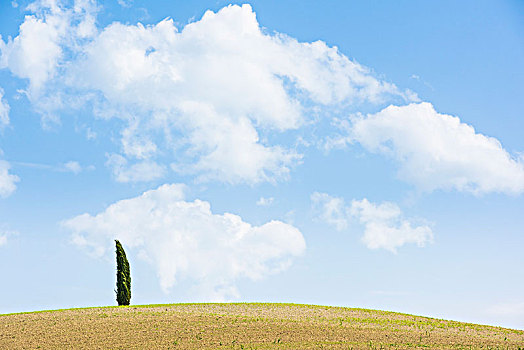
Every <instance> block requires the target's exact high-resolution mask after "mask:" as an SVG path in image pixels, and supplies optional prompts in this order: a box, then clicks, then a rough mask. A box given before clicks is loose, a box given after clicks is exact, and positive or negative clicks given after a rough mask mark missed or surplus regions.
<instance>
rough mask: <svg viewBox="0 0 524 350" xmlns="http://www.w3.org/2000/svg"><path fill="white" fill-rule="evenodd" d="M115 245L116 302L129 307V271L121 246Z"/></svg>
mask: <svg viewBox="0 0 524 350" xmlns="http://www.w3.org/2000/svg"><path fill="white" fill-rule="evenodd" d="M115 244H116V291H115V292H116V301H117V302H118V305H129V302H130V301H131V270H130V269H129V261H127V257H126V252H125V251H124V248H123V247H122V244H120V242H119V241H118V240H117V239H115Z"/></svg>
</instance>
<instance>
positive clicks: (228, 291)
mask: <svg viewBox="0 0 524 350" xmlns="http://www.w3.org/2000/svg"><path fill="white" fill-rule="evenodd" d="M184 189H185V187H184V186H183V185H176V184H174V185H163V186H160V187H159V188H157V189H155V190H151V191H147V192H145V193H143V194H142V195H141V196H139V197H135V198H132V199H127V200H121V201H118V202H116V203H114V204H112V205H111V206H109V207H108V208H107V209H106V210H105V211H104V212H101V213H99V214H97V215H95V216H92V215H89V214H83V215H80V216H77V217H75V218H72V219H70V220H67V221H65V222H63V226H64V227H66V228H68V229H69V230H71V231H72V232H73V242H75V243H76V244H78V245H81V246H86V247H89V248H91V249H92V252H93V253H95V254H96V255H98V256H103V255H104V254H106V253H108V252H112V250H113V239H115V238H116V239H119V240H121V241H122V243H123V244H124V245H126V246H127V247H130V248H132V249H136V250H138V251H139V255H140V256H142V257H144V258H145V259H146V260H148V261H150V262H151V264H153V265H154V267H155V268H156V271H157V273H158V276H159V279H160V285H161V287H162V289H163V290H164V291H166V292H167V291H168V290H169V289H170V288H171V287H172V286H173V285H174V284H175V282H176V280H177V279H190V280H193V281H194V282H195V283H196V285H197V286H198V287H199V289H200V290H202V289H204V290H205V292H207V297H208V298H213V299H225V298H228V297H236V296H237V292H236V288H235V281H236V280H237V279H239V278H242V277H247V278H250V279H253V280H257V279H260V278H263V277H264V276H267V275H269V274H272V273H277V272H279V271H282V270H284V269H286V268H287V267H288V266H289V265H290V263H291V262H292V258H293V257H295V256H298V255H301V254H302V253H303V252H304V250H305V247H306V246H305V242H304V238H303V236H302V234H301V233H300V231H299V230H298V229H296V228H295V227H293V226H291V225H288V224H285V223H283V222H280V221H270V222H268V223H265V224H264V225H261V226H252V225H250V224H249V223H246V222H244V221H243V220H242V218H241V217H239V216H237V215H234V214H229V213H225V214H223V215H218V214H213V213H212V212H211V208H210V204H209V203H208V202H205V201H201V200H198V199H197V200H195V201H193V202H188V201H185V200H184Z"/></svg>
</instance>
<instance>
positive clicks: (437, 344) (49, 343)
mask: <svg viewBox="0 0 524 350" xmlns="http://www.w3.org/2000/svg"><path fill="white" fill-rule="evenodd" d="M0 349H524V331H521V330H512V329H506V328H499V327H490V326H480V325H476V324H468V323H460V322H454V321H444V320H437V319H432V318H427V317H419V316H411V315H406V314H398V313H392V312H383V311H374V310H364V309H350V308H341V307H324V306H311V305H294V304H243V303H240V304H173V305H149V306H130V307H99V308H87V309H70V310H58V311H44V312H35V313H24V314H11V315H0Z"/></svg>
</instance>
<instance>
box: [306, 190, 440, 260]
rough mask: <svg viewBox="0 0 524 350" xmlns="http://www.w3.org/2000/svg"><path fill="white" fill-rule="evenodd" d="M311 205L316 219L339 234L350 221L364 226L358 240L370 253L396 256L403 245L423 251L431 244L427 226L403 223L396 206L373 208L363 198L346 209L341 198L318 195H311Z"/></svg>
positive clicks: (386, 205) (389, 203) (353, 201)
mask: <svg viewBox="0 0 524 350" xmlns="http://www.w3.org/2000/svg"><path fill="white" fill-rule="evenodd" d="M311 201H312V202H313V206H314V208H315V209H316V210H317V212H318V213H319V219H321V220H322V221H325V222H326V223H328V224H330V225H332V226H334V227H335V228H336V229H337V230H339V231H341V230H345V229H347V227H348V224H349V223H350V222H351V221H356V222H358V223H360V224H361V225H362V226H364V235H363V236H362V238H361V240H362V242H363V243H364V244H365V245H366V246H367V247H368V248H370V249H386V250H389V251H391V252H393V253H396V252H397V248H399V247H402V246H403V245H405V244H410V243H411V244H416V245H417V246H418V247H424V246H425V245H426V244H427V243H431V242H432V241H433V231H432V230H431V228H430V227H429V226H428V225H424V224H422V225H417V224H414V223H413V222H412V221H413V220H408V219H405V218H404V217H403V215H402V211H401V210H400V208H399V207H398V205H397V204H395V203H392V202H383V203H380V204H376V203H372V202H370V201H369V200H367V199H366V198H364V199H362V200H352V201H351V203H350V204H349V205H346V204H345V201H344V199H342V198H337V197H332V196H330V195H328V194H326V193H318V192H315V193H313V194H312V195H311Z"/></svg>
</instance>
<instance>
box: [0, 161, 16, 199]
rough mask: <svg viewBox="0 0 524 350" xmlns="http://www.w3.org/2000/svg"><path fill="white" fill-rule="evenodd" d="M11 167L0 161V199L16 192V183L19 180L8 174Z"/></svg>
mask: <svg viewBox="0 0 524 350" xmlns="http://www.w3.org/2000/svg"><path fill="white" fill-rule="evenodd" d="M10 168H11V165H10V164H9V163H8V162H7V161H5V160H0V197H2V198H6V197H8V196H9V195H11V194H12V193H13V192H14V191H15V190H16V183H17V182H18V181H20V178H19V177H18V176H16V175H12V174H10V173H9V169H10Z"/></svg>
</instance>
